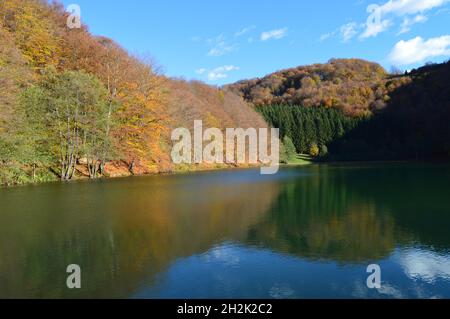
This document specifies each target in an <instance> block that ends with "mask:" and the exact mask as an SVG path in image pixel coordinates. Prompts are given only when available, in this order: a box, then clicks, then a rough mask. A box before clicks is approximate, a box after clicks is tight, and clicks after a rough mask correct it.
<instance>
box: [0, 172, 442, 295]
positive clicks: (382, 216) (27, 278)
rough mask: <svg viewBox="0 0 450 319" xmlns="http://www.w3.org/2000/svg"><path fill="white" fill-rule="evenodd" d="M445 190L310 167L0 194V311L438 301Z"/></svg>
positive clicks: (426, 180)
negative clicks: (191, 301)
mask: <svg viewBox="0 0 450 319" xmlns="http://www.w3.org/2000/svg"><path fill="white" fill-rule="evenodd" d="M449 178H450V169H449V167H448V166H436V165H434V166H417V165H414V166H399V165H388V166H386V165H384V166H379V165H377V166H373V167H370V166H361V167H355V166H343V167H337V166H314V167H308V168H300V169H284V170H283V171H282V172H281V173H280V174H278V175H276V176H261V175H259V170H245V171H229V172H215V173H203V174H195V175H185V176H166V177H147V178H135V179H123V180H112V181H99V182H97V183H74V184H67V185H60V184H49V185H43V186H37V187H24V188H17V189H4V190H0V297H3V298H5V297H6V298H13V297H22V298H23V297H25V298H80V297H91V298H103V297H113V298H127V297H133V298H164V297H167V298H206V297H215V298H220V297H230V298H236V297H243V298H256V297H261V298H342V297H355V298H367V297H371V298H372V297H374V298H407V297H412V298H423V297H437V298H440V297H450V234H449V232H448V229H450V211H449V208H450V196H448V195H450V194H449V191H448V187H446V185H447V184H448V180H449ZM424 186H426V187H424ZM72 263H76V264H79V265H80V266H81V267H82V274H83V277H82V286H83V288H82V289H81V290H74V291H70V290H68V289H67V288H66V287H65V281H66V273H65V269H66V267H67V265H69V264H72ZM369 263H378V264H380V265H381V266H382V270H383V288H382V289H381V290H379V291H373V290H369V289H368V288H367V286H366V285H365V283H366V278H367V274H366V269H365V268H366V267H367V265H368V264H369Z"/></svg>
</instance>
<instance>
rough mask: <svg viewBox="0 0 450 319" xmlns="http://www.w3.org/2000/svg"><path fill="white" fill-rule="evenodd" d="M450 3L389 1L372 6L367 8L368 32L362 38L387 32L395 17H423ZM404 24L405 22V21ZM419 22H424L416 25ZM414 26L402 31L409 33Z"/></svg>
mask: <svg viewBox="0 0 450 319" xmlns="http://www.w3.org/2000/svg"><path fill="white" fill-rule="evenodd" d="M449 1H450V0H389V1H388V2H386V3H384V4H382V5H377V4H371V5H369V6H368V7H367V12H368V13H369V17H368V19H367V22H366V30H365V31H364V32H363V33H362V35H361V38H369V37H375V36H377V35H378V34H380V33H382V32H384V31H386V30H387V29H388V28H389V27H390V26H391V25H392V24H393V22H392V19H393V18H395V17H404V16H408V15H417V14H419V16H421V17H423V15H422V13H424V12H426V11H429V10H432V9H435V8H438V7H441V6H443V5H445V4H447V3H448V2H449ZM386 17H388V18H386ZM389 17H390V18H389ZM403 22H405V20H404V21H403ZM409 22H411V21H409ZM419 22H424V21H423V20H422V21H418V22H416V23H419ZM407 23H408V22H407ZM412 24H414V23H412ZM412 24H409V26H407V27H406V28H404V29H403V28H402V30H403V31H405V32H407V31H409V30H408V27H410V26H411V25H412ZM403 33H404V32H403Z"/></svg>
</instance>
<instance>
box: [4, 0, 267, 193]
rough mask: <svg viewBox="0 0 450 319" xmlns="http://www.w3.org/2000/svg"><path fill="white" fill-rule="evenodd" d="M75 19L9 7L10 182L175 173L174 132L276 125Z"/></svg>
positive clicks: (39, 2) (43, 5)
mask: <svg viewBox="0 0 450 319" xmlns="http://www.w3.org/2000/svg"><path fill="white" fill-rule="evenodd" d="M67 17H68V14H67V13H66V12H65V11H64V8H63V6H62V5H60V4H52V5H49V4H48V3H47V1H44V0H2V1H1V2H0V184H7V185H11V184H21V183H27V182H39V181H46V180H54V179H58V178H59V179H61V180H71V179H74V178H80V177H90V178H97V177H100V176H118V175H119V176H121V175H127V174H145V173H156V172H165V171H171V170H173V169H174V168H173V167H172V165H171V161H170V151H171V142H170V132H171V130H172V128H174V127H187V128H191V127H192V126H193V120H194V119H198V120H201V119H202V120H204V121H205V122H206V123H208V124H211V125H214V126H215V127H219V128H223V129H224V128H226V127H245V126H246V125H247V126H248V125H250V124H251V125H252V126H253V125H257V126H262V127H264V126H266V124H265V121H264V120H263V119H262V117H261V116H260V115H259V114H258V113H257V112H255V111H254V110H253V109H252V108H251V107H249V106H247V104H246V103H244V101H243V100H242V99H241V98H239V97H238V96H235V95H234V94H232V93H230V92H223V91H221V90H219V89H217V88H214V87H210V86H207V85H204V84H201V83H189V82H185V81H182V80H173V79H169V78H167V77H165V76H163V75H162V74H159V73H158V72H157V69H158V68H157V67H156V66H155V65H154V64H153V63H151V61H149V60H148V59H142V58H139V57H135V56H132V55H130V54H129V53H128V52H126V51H125V50H124V49H123V48H121V47H120V46H119V45H118V44H116V43H114V41H112V40H110V39H107V38H104V37H96V36H93V35H91V34H90V33H89V31H88V29H87V27H86V26H83V27H82V28H79V29H69V28H68V27H67V25H66V22H67ZM196 168H199V167H196ZM200 168H201V167H200ZM185 169H192V167H187V168H185Z"/></svg>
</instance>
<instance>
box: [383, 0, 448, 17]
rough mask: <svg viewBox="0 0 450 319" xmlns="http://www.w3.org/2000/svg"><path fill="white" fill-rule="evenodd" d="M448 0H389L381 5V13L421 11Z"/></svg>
mask: <svg viewBox="0 0 450 319" xmlns="http://www.w3.org/2000/svg"><path fill="white" fill-rule="evenodd" d="M448 1H449V0H389V1H388V2H386V3H385V4H383V5H381V6H380V7H379V8H380V11H381V14H382V15H385V14H389V13H393V14H397V15H399V16H404V15H407V14H417V13H423V12H425V11H428V10H431V9H435V8H437V7H440V6H442V5H444V4H446V3H447V2H448Z"/></svg>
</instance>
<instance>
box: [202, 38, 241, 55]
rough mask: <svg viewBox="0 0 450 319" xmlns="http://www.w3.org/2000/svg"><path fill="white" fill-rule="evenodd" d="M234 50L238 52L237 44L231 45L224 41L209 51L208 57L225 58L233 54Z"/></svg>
mask: <svg viewBox="0 0 450 319" xmlns="http://www.w3.org/2000/svg"><path fill="white" fill-rule="evenodd" d="M234 50H236V45H235V44H232V45H229V44H227V43H226V42H225V41H222V42H219V43H217V44H216V45H215V46H214V47H213V48H211V49H210V50H209V52H208V56H223V55H225V54H227V53H230V52H233V51H234Z"/></svg>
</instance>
